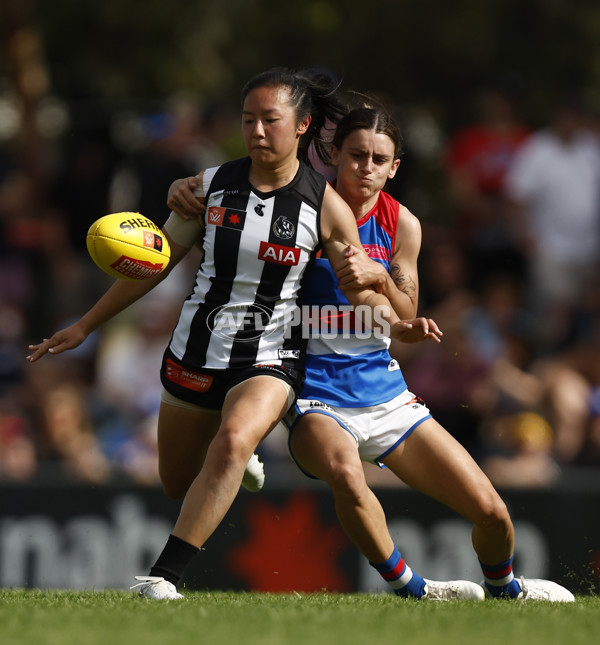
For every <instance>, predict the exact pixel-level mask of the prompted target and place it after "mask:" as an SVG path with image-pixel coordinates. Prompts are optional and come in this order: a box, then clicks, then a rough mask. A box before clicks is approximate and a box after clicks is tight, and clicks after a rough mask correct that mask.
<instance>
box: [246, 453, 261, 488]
mask: <svg viewBox="0 0 600 645" xmlns="http://www.w3.org/2000/svg"><path fill="white" fill-rule="evenodd" d="M264 483H265V469H264V466H263V464H262V462H261V461H259V460H258V455H257V454H253V455H252V457H250V460H249V461H248V463H247V464H246V470H245V471H244V477H243V479H242V486H243V487H244V488H245V489H246V490H248V491H250V492H251V493H258V491H259V490H260V489H261V488H262V487H263V485H264Z"/></svg>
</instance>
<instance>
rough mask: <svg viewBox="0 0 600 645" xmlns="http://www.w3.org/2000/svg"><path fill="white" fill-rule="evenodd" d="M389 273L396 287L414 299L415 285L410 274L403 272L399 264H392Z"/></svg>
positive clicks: (415, 294)
mask: <svg viewBox="0 0 600 645" xmlns="http://www.w3.org/2000/svg"><path fill="white" fill-rule="evenodd" d="M390 275H391V276H392V280H393V281H394V283H395V285H396V286H397V287H398V289H399V290H400V291H402V293H405V294H406V295H407V296H408V297H409V298H410V299H411V300H412V301H414V299H415V298H416V296H417V285H416V283H415V281H414V280H413V278H412V277H411V276H410V275H406V274H404V273H403V272H402V270H401V269H400V265H399V264H392V266H391V267H390Z"/></svg>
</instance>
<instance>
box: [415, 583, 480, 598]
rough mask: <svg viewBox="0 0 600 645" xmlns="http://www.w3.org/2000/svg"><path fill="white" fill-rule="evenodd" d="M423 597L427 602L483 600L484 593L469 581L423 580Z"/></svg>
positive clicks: (478, 586)
mask: <svg viewBox="0 0 600 645" xmlns="http://www.w3.org/2000/svg"><path fill="white" fill-rule="evenodd" d="M425 582H426V583H427V586H426V587H425V595H424V596H423V598H426V599H427V600H477V601H480V600H485V592H484V591H483V589H482V588H481V586H480V585H478V584H476V583H475V582H470V581H469V580H449V581H448V582H438V581H437V580H425Z"/></svg>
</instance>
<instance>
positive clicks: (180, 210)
mask: <svg viewBox="0 0 600 645" xmlns="http://www.w3.org/2000/svg"><path fill="white" fill-rule="evenodd" d="M199 186H200V180H199V179H198V177H185V178H184V179H176V180H175V181H174V182H173V183H172V184H171V186H170V187H169V193H168V196H167V206H168V207H169V208H170V209H171V210H172V211H174V212H175V213H177V214H178V215H179V216H180V217H183V219H186V220H191V219H196V218H198V217H203V216H204V211H205V210H206V207H205V206H204V200H203V199H202V198H200V197H196V195H195V194H194V191H195V190H196V188H198V187H199Z"/></svg>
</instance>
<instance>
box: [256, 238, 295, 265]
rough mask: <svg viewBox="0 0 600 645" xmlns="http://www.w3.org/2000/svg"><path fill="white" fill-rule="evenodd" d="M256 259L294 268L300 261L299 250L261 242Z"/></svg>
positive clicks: (293, 247)
mask: <svg viewBox="0 0 600 645" xmlns="http://www.w3.org/2000/svg"><path fill="white" fill-rule="evenodd" d="M258 259H259V260H263V261H264V262H273V263H274V264H283V265H285V266H296V265H297V264H298V262H299V261H300V249H298V248H296V247H295V246H282V245H281V244H272V243H271V242H261V243H260V247H259V249H258Z"/></svg>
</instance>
